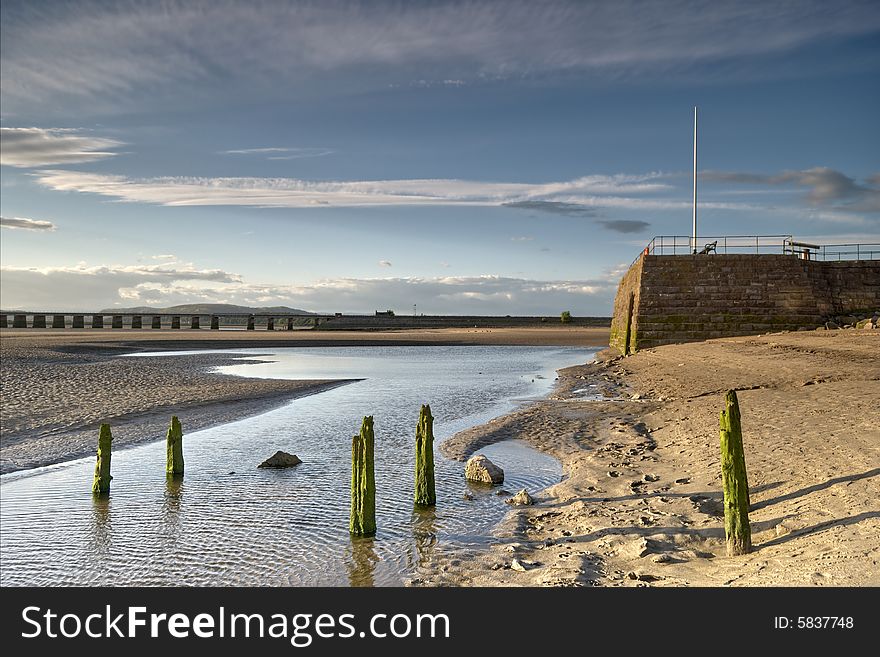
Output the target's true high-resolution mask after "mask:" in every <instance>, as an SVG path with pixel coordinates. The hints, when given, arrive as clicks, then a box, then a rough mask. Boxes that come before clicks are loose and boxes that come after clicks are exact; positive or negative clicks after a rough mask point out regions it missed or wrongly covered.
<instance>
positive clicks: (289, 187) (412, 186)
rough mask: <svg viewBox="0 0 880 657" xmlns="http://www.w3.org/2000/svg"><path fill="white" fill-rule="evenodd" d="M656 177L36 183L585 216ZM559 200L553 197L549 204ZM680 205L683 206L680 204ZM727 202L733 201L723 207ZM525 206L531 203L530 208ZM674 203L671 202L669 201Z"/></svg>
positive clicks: (146, 198) (257, 203)
mask: <svg viewBox="0 0 880 657" xmlns="http://www.w3.org/2000/svg"><path fill="white" fill-rule="evenodd" d="M660 175H661V174H657V173H650V174H644V175H640V176H633V175H614V176H599V175H596V176H584V177H582V178H577V179H575V180H570V181H563V182H550V183H534V184H532V183H505V182H483V181H469V180H452V179H450V180H418V179H416V180H367V181H325V182H316V181H306V180H299V179H295V178H194V177H165V178H140V179H138V178H128V177H125V176H115V175H107V174H96V173H87V172H82V171H68V170H57V169H56V170H51V169H50V170H43V171H40V172H39V173H37V174H36V177H37V180H38V181H39V182H40V184H42V185H44V186H46V187H48V188H50V189H54V190H58V191H78V192H86V193H92V194H101V195H103V196H108V197H113V198H117V199H120V200H123V201H130V202H138V203H153V204H157V205H171V206H182V205H201V206H210V205H239V206H251V207H287V208H310V207H324V206H326V207H330V206H382V205H505V204H507V205H510V204H519V205H518V206H517V207H522V204H523V203H531V204H532V205H534V207H540V208H542V209H546V208H548V207H549V208H553V209H554V210H551V211H556V212H557V213H559V212H560V210H559V209H560V208H561V209H564V210H565V212H566V213H568V214H575V213H577V214H582V215H589V214H591V213H592V210H591V209H590V208H589V207H588V206H592V205H597V204H602V205H610V206H618V207H621V206H623V207H627V206H630V205H633V204H635V205H636V206H639V207H654V206H653V205H652V201H651V200H649V199H643V200H641V201H639V200H637V199H632V198H627V197H621V196H598V195H600V194H621V193H626V194H645V193H649V192H658V191H666V190H669V189H671V187H670V186H669V185H666V184H663V183H657V182H653V180H654V179H656V178H658V177H659V176H660ZM549 198H559V199H561V200H560V201H559V202H556V201H549V200H547V199H549ZM681 205H682V206H686V205H687V204H686V203H682V204H681ZM728 205H733V204H728ZM530 207H531V206H530ZM675 207H678V206H677V205H675Z"/></svg>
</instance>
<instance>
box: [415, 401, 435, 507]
mask: <svg viewBox="0 0 880 657" xmlns="http://www.w3.org/2000/svg"><path fill="white" fill-rule="evenodd" d="M415 502H416V506H434V505H435V504H437V492H436V490H435V487H434V417H433V416H432V415H431V407H430V406H429V405H428V404H425V405H424V406H422V409H421V411H419V423H418V424H417V425H416V491H415Z"/></svg>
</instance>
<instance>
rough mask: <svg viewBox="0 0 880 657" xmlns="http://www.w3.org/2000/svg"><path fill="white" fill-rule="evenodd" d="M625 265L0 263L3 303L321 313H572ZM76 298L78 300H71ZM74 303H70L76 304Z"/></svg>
mask: <svg viewBox="0 0 880 657" xmlns="http://www.w3.org/2000/svg"><path fill="white" fill-rule="evenodd" d="M624 269H625V267H623V266H621V267H616V268H614V269H613V270H609V271H607V272H605V273H604V274H603V275H602V276H600V277H597V278H595V279H590V280H579V281H540V280H531V279H524V278H515V277H506V276H495V275H482V276H442V277H384V278H338V279H325V280H318V281H313V282H310V283H307V284H302V285H283V284H281V285H279V284H265V283H253V282H249V281H246V280H245V279H244V278H243V277H242V276H240V275H237V274H234V273H230V272H225V271H222V270H212V269H198V268H196V267H195V266H194V265H192V264H190V263H179V262H172V263H162V264H159V265H133V266H132V265H102V266H89V265H87V264H85V263H82V264H79V265H75V266H70V267H45V268H26V267H11V266H4V267H2V277H0V286H2V288H0V291H2V296H3V303H4V306H8V307H23V308H27V309H33V308H37V307H40V308H42V309H50V310H66V311H73V310H82V311H86V310H90V309H95V308H103V307H107V306H112V305H114V304H116V305H159V306H165V305H173V304H177V303H194V302H206V303H236V304H242V305H293V306H295V307H302V308H307V309H310V310H315V311H322V312H359V313H372V312H373V311H374V310H376V309H385V308H392V309H394V310H396V311H399V312H406V311H408V310H409V309H411V308H412V304H413V303H417V304H418V306H419V309H420V310H423V312H425V313H430V314H483V315H495V314H498V315H505V314H514V313H520V314H534V315H545V314H546V315H558V313H559V312H560V311H561V310H566V309H568V310H571V311H572V312H573V313H574V314H581V315H588V314H592V315H601V314H604V313H606V312H607V308H608V307H609V305H610V303H611V299H612V298H613V296H614V292H615V290H616V286H617V280H618V279H619V277H620V275H621V274H622V272H623V271H624ZM72 299H75V300H76V301H75V302H73V303H72V302H71V300H72ZM74 304H75V305H74Z"/></svg>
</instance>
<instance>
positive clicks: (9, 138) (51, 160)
mask: <svg viewBox="0 0 880 657" xmlns="http://www.w3.org/2000/svg"><path fill="white" fill-rule="evenodd" d="M122 145H123V144H122V142H119V141H116V140H115V139H105V138H102V137H95V136H93V135H90V134H88V133H85V132H83V131H81V130H72V129H61V128H0V164H5V165H7V166H12V167H20V168H30V167H41V166H46V165H49V164H78V163H80V162H94V161H95V160H102V159H104V158H107V157H112V156H113V155H116V153H114V152H112V151H110V150H108V149H112V148H117V147H119V146H122Z"/></svg>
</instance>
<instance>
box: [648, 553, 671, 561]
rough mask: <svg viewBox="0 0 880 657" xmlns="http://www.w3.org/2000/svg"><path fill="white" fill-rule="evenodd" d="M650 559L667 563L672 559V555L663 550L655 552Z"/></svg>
mask: <svg viewBox="0 0 880 657" xmlns="http://www.w3.org/2000/svg"><path fill="white" fill-rule="evenodd" d="M651 561H653V562H654V563H669V562H670V561H672V557H670V556H669V555H668V554H666V553H665V552H663V553H661V554H655V555H654V556H653V557H651Z"/></svg>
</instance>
